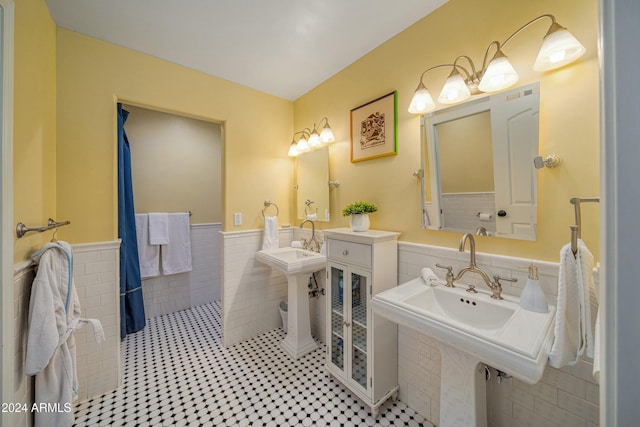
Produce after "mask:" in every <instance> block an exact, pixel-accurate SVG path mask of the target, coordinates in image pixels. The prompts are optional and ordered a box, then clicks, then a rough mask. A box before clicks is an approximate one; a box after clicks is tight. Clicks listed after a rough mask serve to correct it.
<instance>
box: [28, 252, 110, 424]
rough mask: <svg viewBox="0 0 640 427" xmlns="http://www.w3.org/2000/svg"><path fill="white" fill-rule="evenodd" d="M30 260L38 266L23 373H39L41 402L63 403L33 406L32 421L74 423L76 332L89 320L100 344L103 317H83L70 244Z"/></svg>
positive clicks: (37, 387)
mask: <svg viewBox="0 0 640 427" xmlns="http://www.w3.org/2000/svg"><path fill="white" fill-rule="evenodd" d="M32 259H33V260H34V261H35V262H36V263H37V264H38V267H37V270H36V277H35V279H34V281H33V284H32V285H31V296H30V300H29V322H28V330H27V343H26V355H25V361H24V372H25V374H26V375H30V376H32V375H35V376H36V381H35V401H36V402H37V403H39V404H47V405H60V406H59V408H60V410H57V411H35V414H34V425H35V426H36V427H40V426H42V427H45V426H47V427H48V426H71V425H73V422H74V416H73V411H72V410H71V409H72V402H73V401H74V400H76V399H77V398H78V395H77V390H78V377H77V369H76V368H77V365H76V344H75V340H74V337H73V331H75V330H77V329H79V328H81V327H83V326H85V325H87V324H91V325H92V326H93V328H94V337H95V339H96V342H98V343H100V342H102V341H104V338H105V336H104V331H103V329H102V325H101V323H100V321H99V320H97V319H83V318H81V317H80V313H81V309H80V301H79V300H78V294H77V292H76V289H75V286H74V283H73V250H72V249H71V246H70V245H69V244H68V243H67V242H63V241H58V242H56V243H49V244H47V245H46V246H45V247H44V248H42V249H41V250H39V251H38V252H36V253H35V254H33V255H32Z"/></svg>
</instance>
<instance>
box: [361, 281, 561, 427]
mask: <svg viewBox="0 0 640 427" xmlns="http://www.w3.org/2000/svg"><path fill="white" fill-rule="evenodd" d="M465 289H466V287H463V286H461V285H458V286H457V287H455V288H447V287H445V286H443V285H437V286H429V285H427V284H425V282H424V281H423V280H422V278H418V279H414V280H411V281H409V282H407V283H404V284H402V285H400V286H398V287H396V288H393V289H389V290H387V291H384V292H381V293H379V294H377V295H376V296H374V297H373V299H372V302H371V307H372V308H373V311H374V312H375V313H377V314H379V315H381V316H383V317H386V318H388V319H390V320H392V321H394V322H396V323H398V324H399V325H403V326H407V327H409V328H412V329H415V330H417V331H420V332H421V333H423V334H425V335H429V336H431V337H432V338H434V339H436V340H437V341H438V343H439V346H440V351H441V360H442V372H441V380H442V384H441V386H440V390H441V392H440V424H439V425H440V427H469V426H477V427H485V426H486V425H487V417H486V396H485V393H486V389H485V382H484V378H482V376H480V374H479V373H478V369H477V367H478V364H479V363H486V364H488V365H490V366H493V367H494V368H496V369H500V370H501V371H504V372H506V373H508V374H511V375H513V376H514V377H516V378H518V379H520V380H522V381H525V382H527V383H529V384H534V383H536V382H538V381H539V380H540V378H541V377H542V373H543V371H544V368H545V366H546V364H547V358H548V356H549V351H550V349H551V344H552V340H553V320H554V318H555V307H553V306H552V307H550V308H549V312H548V313H534V312H531V311H527V310H524V309H523V308H521V307H520V305H519V302H518V299H517V298H514V297H510V296H505V297H504V298H505V299H504V300H494V299H492V298H490V295H489V294H488V293H484V292H482V291H479V292H478V293H477V294H470V293H467V292H465Z"/></svg>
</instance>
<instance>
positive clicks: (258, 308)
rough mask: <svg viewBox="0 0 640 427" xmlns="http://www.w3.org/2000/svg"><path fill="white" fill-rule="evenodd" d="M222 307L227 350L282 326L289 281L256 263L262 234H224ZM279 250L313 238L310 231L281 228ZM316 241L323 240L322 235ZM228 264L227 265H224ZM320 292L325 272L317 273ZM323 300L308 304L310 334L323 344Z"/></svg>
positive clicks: (280, 274)
mask: <svg viewBox="0 0 640 427" xmlns="http://www.w3.org/2000/svg"><path fill="white" fill-rule="evenodd" d="M220 234H221V236H222V241H221V245H222V259H223V278H222V283H223V286H222V289H223V290H222V307H223V315H224V322H223V328H224V345H225V346H226V347H228V346H231V345H234V344H237V343H239V342H241V341H244V340H246V339H249V338H252V337H254V336H256V335H258V334H260V333H263V332H266V331H269V330H271V329H275V328H279V327H281V326H282V319H281V317H280V312H279V310H278V305H279V304H280V301H286V300H287V278H286V276H285V275H284V274H282V273H280V272H278V271H277V270H275V269H272V268H271V267H268V266H266V265H264V264H262V263H260V262H258V261H256V260H255V253H256V252H257V251H259V250H260V249H262V230H251V231H240V232H222V233H220ZM279 237H280V243H279V245H280V247H286V246H290V245H291V241H293V240H300V239H302V238H305V239H309V238H310V237H311V230H310V229H307V228H305V229H300V228H298V227H295V228H282V229H280V230H279ZM316 239H317V240H318V241H320V242H322V240H323V234H322V232H321V231H318V232H316ZM225 260H226V261H225ZM315 277H316V280H317V282H318V287H319V289H322V288H324V286H325V281H326V280H325V276H324V273H323V272H319V273H316V275H315ZM324 300H325V298H324V296H323V295H320V296H319V297H318V298H312V299H310V300H309V310H310V314H311V334H312V335H313V336H314V337H315V338H317V339H319V340H320V341H322V342H324V340H325V336H324V334H325V327H324V319H325V313H324V308H325V305H324Z"/></svg>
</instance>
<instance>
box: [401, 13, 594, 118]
mask: <svg viewBox="0 0 640 427" xmlns="http://www.w3.org/2000/svg"><path fill="white" fill-rule="evenodd" d="M546 18H548V19H550V20H551V26H550V27H549V29H548V31H547V34H546V35H545V36H544V39H543V41H542V46H541V47H540V51H539V52H538V57H537V58H536V62H535V63H534V65H533V69H534V70H535V71H549V70H553V69H556V68H560V67H562V66H563V65H566V64H569V63H571V62H573V61H575V60H576V59H578V58H580V57H581V56H582V55H583V54H584V52H585V48H584V46H582V44H581V43H580V42H579V41H578V40H577V39H576V38H575V37H574V36H573V35H571V33H570V32H569V31H567V29H566V28H564V27H563V26H561V25H560V24H558V23H557V22H556V18H555V17H554V16H553V15H549V14H545V15H540V16H538V17H537V18H534V19H532V20H531V21H529V22H527V23H526V24H524V25H523V26H522V27H520V28H519V29H518V30H516V31H515V32H514V33H513V34H511V35H510V36H509V37H507V39H506V40H505V41H504V42H502V43H499V42H498V41H493V42H491V43H490V44H489V46H488V47H487V49H486V51H485V53H484V59H483V61H482V68H481V69H480V70H479V71H476V68H475V65H474V64H473V61H472V60H471V58H469V57H468V56H466V55H461V56H458V57H457V58H456V59H455V60H454V61H453V64H441V65H436V66H434V67H430V68H427V69H426V70H425V71H423V72H422V75H421V76H420V83H419V84H418V87H417V88H416V91H415V93H414V94H413V98H412V99H411V104H410V105H409V112H410V113H412V114H424V113H428V112H429V111H433V110H435V108H436V104H435V102H434V101H433V98H432V97H431V94H430V93H429V90H428V89H427V87H426V86H425V84H424V82H423V78H424V75H425V74H426V73H427V72H428V71H431V70H434V69H437V68H449V67H452V70H451V74H449V77H448V78H447V81H446V82H445V84H444V87H443V88H442V91H441V92H440V96H438V102H439V103H441V104H455V103H457V102H462V101H464V100H465V99H467V98H469V97H470V96H471V95H476V94H478V93H481V92H495V91H499V90H502V89H506V88H508V87H510V86H512V85H514V84H515V83H516V82H517V81H518V73H517V72H516V70H515V69H514V68H513V66H512V65H511V64H510V63H509V59H508V58H507V56H506V55H505V54H504V53H503V51H502V49H503V48H504V47H505V46H506V45H507V44H508V43H509V42H510V41H511V40H512V39H513V38H514V37H515V36H517V35H518V34H520V33H521V32H522V31H523V30H524V29H526V28H528V27H529V26H531V25H532V24H534V23H535V22H538V21H540V20H543V19H546ZM492 47H495V50H496V53H495V54H494V55H493V58H492V59H491V61H489V63H488V64H487V58H488V55H489V51H490V50H491V48H492ZM462 59H464V60H466V61H467V62H468V63H469V66H470V67H471V72H469V71H468V70H467V69H466V68H464V67H462V66H461V65H459V64H458V61H459V60H462ZM460 71H462V73H463V74H464V77H463V75H462V74H460Z"/></svg>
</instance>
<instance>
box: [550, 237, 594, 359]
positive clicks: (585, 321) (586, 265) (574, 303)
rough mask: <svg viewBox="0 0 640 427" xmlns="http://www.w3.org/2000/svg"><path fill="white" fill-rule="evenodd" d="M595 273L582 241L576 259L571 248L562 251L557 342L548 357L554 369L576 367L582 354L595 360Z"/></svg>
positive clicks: (579, 242)
mask: <svg viewBox="0 0 640 427" xmlns="http://www.w3.org/2000/svg"><path fill="white" fill-rule="evenodd" d="M592 272H593V255H592V254H591V252H589V249H587V246H586V245H585V244H584V242H583V241H582V240H580V239H578V250H577V252H576V256H575V257H574V256H573V252H572V251H571V244H566V245H565V246H564V247H563V248H562V249H561V250H560V273H559V275H558V305H557V311H556V323H555V326H554V334H555V340H554V342H553V346H552V347H551V353H550V354H549V363H550V364H551V366H553V367H554V368H561V367H563V366H566V365H569V366H571V365H575V364H576V362H577V361H578V357H579V356H581V355H583V354H584V355H585V356H587V357H593V325H592V320H591V313H592V310H595V307H596V306H597V299H596V295H595V287H594V284H593V275H592Z"/></svg>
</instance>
